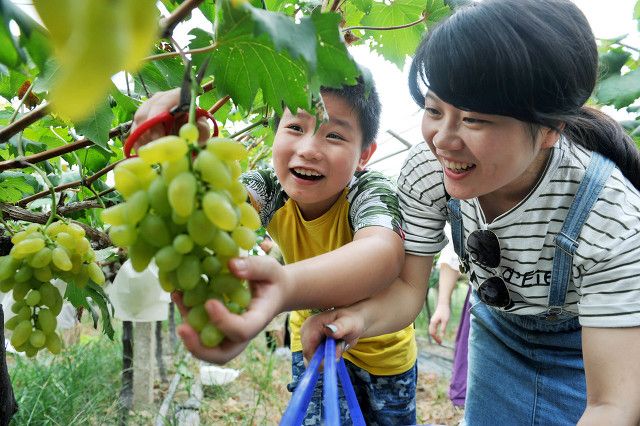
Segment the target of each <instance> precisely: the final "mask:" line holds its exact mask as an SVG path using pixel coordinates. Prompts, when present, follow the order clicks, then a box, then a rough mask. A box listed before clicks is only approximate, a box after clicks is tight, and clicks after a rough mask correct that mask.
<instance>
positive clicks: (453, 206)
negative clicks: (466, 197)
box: [447, 198, 464, 259]
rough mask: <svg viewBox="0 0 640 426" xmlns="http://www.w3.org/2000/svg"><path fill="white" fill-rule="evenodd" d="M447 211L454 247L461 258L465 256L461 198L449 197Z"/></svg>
mask: <svg viewBox="0 0 640 426" xmlns="http://www.w3.org/2000/svg"><path fill="white" fill-rule="evenodd" d="M447 211H448V212H449V223H450V224H451V239H452V240H453V249H454V250H455V252H456V254H457V255H458V257H459V258H460V259H463V258H464V228H463V227H462V212H461V211H460V200H458V199H457V198H449V201H447Z"/></svg>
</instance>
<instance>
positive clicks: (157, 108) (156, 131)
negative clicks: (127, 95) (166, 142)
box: [131, 88, 211, 150]
mask: <svg viewBox="0 0 640 426" xmlns="http://www.w3.org/2000/svg"><path fill="white" fill-rule="evenodd" d="M179 102H180V88H177V89H172V90H167V91H166V92H157V93H155V94H154V95H153V96H151V97H150V98H149V99H147V100H146V101H145V102H143V103H142V105H140V108H138V110H137V111H136V113H135V114H134V116H133V123H132V125H131V132H133V131H134V130H135V128H136V127H138V126H139V125H140V124H142V123H144V122H145V121H146V120H148V119H150V118H152V117H155V116H156V115H159V114H162V113H163V112H167V111H171V109H172V108H173V107H175V106H177V105H178V103H179ZM188 119H189V117H188V115H187V114H183V115H182V116H181V117H177V118H176V121H175V127H174V129H173V132H174V133H175V134H178V131H179V130H180V127H181V126H182V125H183V124H185V123H186V122H187V120H188ZM196 124H197V125H198V130H199V131H200V135H199V137H198V140H199V141H200V142H205V141H206V140H207V139H208V138H209V135H210V134H211V130H210V127H209V122H208V121H207V119H206V118H205V117H200V118H199V119H198V121H197V122H196ZM162 136H165V131H164V127H162V125H161V124H158V125H156V126H153V127H152V128H151V129H149V130H148V131H147V132H145V133H144V134H142V135H141V136H140V138H139V139H138V140H137V141H136V144H135V145H134V146H133V148H134V150H137V149H138V148H140V147H141V146H142V145H144V144H146V143H149V142H151V141H152V140H156V139H158V138H160V137H162Z"/></svg>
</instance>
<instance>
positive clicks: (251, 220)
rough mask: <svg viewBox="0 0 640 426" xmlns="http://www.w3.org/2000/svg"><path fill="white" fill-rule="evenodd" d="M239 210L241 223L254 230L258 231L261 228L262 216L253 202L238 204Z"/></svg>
mask: <svg viewBox="0 0 640 426" xmlns="http://www.w3.org/2000/svg"><path fill="white" fill-rule="evenodd" d="M238 210H239V211H240V225H242V226H246V227H247V228H249V229H251V230H252V231H256V230H257V229H259V228H260V226H261V223H260V216H259V215H258V212H257V211H256V209H254V208H253V206H252V205H251V204H249V203H243V204H240V205H238Z"/></svg>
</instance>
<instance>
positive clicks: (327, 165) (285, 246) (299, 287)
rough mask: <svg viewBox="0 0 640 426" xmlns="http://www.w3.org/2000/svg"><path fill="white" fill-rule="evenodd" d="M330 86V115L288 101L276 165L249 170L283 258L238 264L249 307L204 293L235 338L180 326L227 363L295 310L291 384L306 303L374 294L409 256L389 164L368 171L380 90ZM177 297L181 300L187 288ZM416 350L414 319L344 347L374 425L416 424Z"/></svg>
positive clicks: (198, 349)
mask: <svg viewBox="0 0 640 426" xmlns="http://www.w3.org/2000/svg"><path fill="white" fill-rule="evenodd" d="M322 96H323V100H324V103H325V107H326V111H327V113H328V115H329V121H328V122H324V123H321V124H320V126H318V127H317V128H316V118H315V117H314V116H313V115H310V114H309V113H307V112H304V111H298V113H297V114H293V113H292V112H291V111H288V110H285V112H284V114H283V116H282V117H281V119H280V121H279V123H278V127H277V130H276V135H275V139H274V143H273V170H258V171H253V172H249V173H247V174H245V175H244V176H243V182H244V183H245V184H246V186H247V189H248V191H249V193H250V198H251V202H252V204H253V205H254V207H255V208H256V209H257V210H258V212H259V214H260V217H261V220H262V224H263V226H265V227H266V229H267V231H268V232H269V234H270V235H271V236H272V237H273V239H274V240H275V241H276V242H277V244H278V245H279V246H280V248H281V250H282V253H283V255H284V259H285V262H286V265H285V266H281V265H279V264H278V263H277V262H276V261H275V260H274V259H271V258H269V257H267V256H264V257H254V258H247V259H234V260H232V261H231V262H230V264H229V266H230V269H231V270H232V271H233V272H234V273H235V274H236V275H237V276H239V277H241V278H246V279H249V280H250V282H251V284H252V293H253V299H252V303H251V305H250V306H249V309H248V311H247V312H245V313H244V314H243V315H233V314H231V313H229V312H228V311H227V310H226V309H225V308H224V306H223V305H222V304H221V303H219V302H218V301H215V300H211V301H208V302H207V304H206V305H205V306H206V308H207V310H208V312H209V315H210V317H211V320H212V322H213V323H214V324H215V325H216V326H218V327H219V328H220V329H221V330H222V331H223V333H225V335H226V336H227V338H226V339H225V340H224V341H223V342H222V343H221V345H220V346H218V347H216V348H204V347H202V346H201V345H200V343H199V340H198V336H197V334H196V333H195V331H194V330H193V329H191V327H189V326H188V325H186V324H185V325H181V326H180V327H179V329H178V332H179V334H180V336H181V338H182V339H183V341H184V343H185V346H186V347H187V349H189V350H190V351H191V352H192V353H193V354H194V355H195V356H196V357H198V358H200V359H203V360H206V361H210V362H217V363H220V362H226V361H228V360H229V359H231V358H233V357H234V356H236V355H237V354H238V353H240V352H241V351H242V350H243V349H244V347H245V346H246V345H247V343H248V341H249V340H250V339H251V338H253V337H254V336H255V335H256V334H257V333H259V332H260V330H262V328H264V326H265V325H266V324H267V323H268V322H269V320H271V319H272V318H273V317H274V316H275V315H276V314H277V313H279V312H282V311H293V312H292V313H291V318H290V327H291V349H292V352H293V356H292V372H293V382H292V386H291V387H290V388H291V389H292V390H293V389H294V388H295V387H296V386H297V383H298V381H299V379H300V378H301V376H302V374H303V372H304V364H303V357H302V345H301V343H300V334H299V330H300V327H301V326H302V324H303V322H304V321H305V319H306V318H308V317H309V316H311V315H312V311H310V310H304V309H308V308H315V309H326V308H331V307H333V306H344V305H349V304H352V303H355V302H356V301H358V300H362V299H364V298H367V297H369V296H371V295H373V294H375V293H377V292H378V291H380V290H382V289H384V288H386V287H387V286H388V285H389V283H390V282H391V281H392V280H393V279H394V278H396V277H397V275H398V273H399V271H400V267H401V265H402V262H403V258H404V252H403V245H402V238H401V218H400V213H399V209H398V201H397V198H396V194H395V189H394V187H393V185H392V184H391V183H390V182H389V181H388V180H387V179H386V178H385V177H383V176H382V175H381V174H379V173H376V172H371V171H365V170H364V166H365V164H366V163H367V161H368V160H369V158H370V157H371V155H372V154H373V153H374V151H375V149H376V145H375V142H374V141H375V137H376V133H377V130H378V127H379V115H380V103H379V100H378V97H377V94H376V92H375V90H374V89H373V88H368V90H365V86H364V83H363V82H362V81H360V82H359V84H357V85H356V86H345V87H343V88H342V89H337V90H336V89H324V90H322ZM174 98H175V96H174ZM155 102H156V104H160V103H161V102H158V100H156V101H155ZM176 102H177V101H176ZM176 102H174V103H173V104H175V103H176ZM170 106H171V105H165V107H160V108H157V109H158V110H166V109H167V108H166V107H170ZM145 109H147V110H149V109H150V108H149V107H146V108H145ZM149 115H150V114H149ZM144 118H146V117H144V116H142V117H140V119H144ZM136 119H138V116H136ZM136 121H138V120H136ZM174 300H176V301H177V302H178V303H179V302H180V297H179V295H176V297H175V298H174ZM183 312H184V311H183ZM416 353H417V350H416V344H415V339H414V330H413V327H412V326H408V327H406V328H405V329H403V330H401V331H399V332H396V333H391V334H386V335H383V336H377V337H373V338H369V339H361V340H360V341H359V342H358V344H357V345H356V346H354V347H353V348H351V349H349V350H347V351H346V352H345V355H344V358H345V360H346V361H347V366H348V369H349V370H350V373H351V374H350V375H351V379H352V381H353V384H354V388H355V390H356V393H357V395H358V399H359V403H360V405H361V409H362V411H363V414H364V416H365V419H366V421H367V424H389V423H393V424H415V422H416V419H415V386H416ZM320 395H321V386H320V385H318V386H317V387H316V393H315V394H314V397H313V400H312V402H311V404H310V406H309V410H308V412H307V418H306V420H305V424H320V423H321V421H322V414H321V410H320V409H321V406H322V399H321V396H320ZM340 405H341V417H342V421H343V422H344V424H350V420H349V419H348V414H347V408H346V400H345V398H344V396H343V395H342V394H341V395H340Z"/></svg>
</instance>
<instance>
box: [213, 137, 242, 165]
mask: <svg viewBox="0 0 640 426" xmlns="http://www.w3.org/2000/svg"><path fill="white" fill-rule="evenodd" d="M207 151H209V152H212V153H214V154H215V155H216V156H217V157H218V158H220V159H222V160H229V161H233V160H244V159H246V158H247V157H248V156H249V153H248V152H247V149H246V148H245V147H244V145H242V144H241V143H238V142H236V141H234V140H233V139H225V138H211V139H210V140H209V142H208V143H207Z"/></svg>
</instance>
